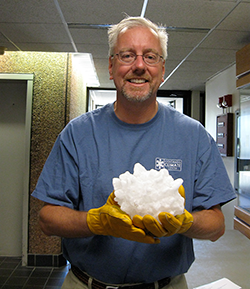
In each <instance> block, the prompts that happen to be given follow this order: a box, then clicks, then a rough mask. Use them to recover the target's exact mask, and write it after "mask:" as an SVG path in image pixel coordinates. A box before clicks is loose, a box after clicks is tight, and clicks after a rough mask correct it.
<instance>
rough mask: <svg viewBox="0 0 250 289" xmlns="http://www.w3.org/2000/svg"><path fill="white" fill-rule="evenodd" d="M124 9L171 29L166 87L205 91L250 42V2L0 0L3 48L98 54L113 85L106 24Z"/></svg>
mask: <svg viewBox="0 0 250 289" xmlns="http://www.w3.org/2000/svg"><path fill="white" fill-rule="evenodd" d="M124 13H126V14H128V15H130V16H144V17H146V18H149V19H150V20H152V21H153V22H155V23H157V24H159V25H163V26H165V27H167V31H168V34H169V48H168V59H167V61H166V73H165V78H166V82H165V83H164V84H163V85H162V86H161V89H167V90H200V91H204V90H205V82H206V81H207V80H208V79H209V78H210V77H212V76H213V75H215V74H216V73H218V72H220V71H222V70H223V69H225V68H227V67H229V66H230V65H232V64H233V63H235V53H236V51H237V50H239V49H241V48H242V47H244V46H245V45H246V44H249V43H250V0H242V1H235V0H147V1H146V0H126V1H125V0H70V1H69V0H23V1H20V0H0V46H5V47H7V50H8V51H18V50H21V51H47V52H79V53H81V52H87V53H92V56H93V59H94V63H95V68H96V71H97V74H98V78H99V81H100V87H101V88H113V87H114V86H113V82H112V81H111V80H109V75H108V44H107V42H108V39H107V28H106V26H105V25H107V26H108V25H110V24H115V23H117V22H119V21H120V20H121V19H123V18H124V15H125V14H124ZM76 24H78V25H76ZM101 25H103V26H101Z"/></svg>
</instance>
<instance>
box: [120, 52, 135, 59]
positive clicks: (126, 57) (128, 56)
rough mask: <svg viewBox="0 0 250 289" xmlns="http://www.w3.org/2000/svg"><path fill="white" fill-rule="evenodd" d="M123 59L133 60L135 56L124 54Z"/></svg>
mask: <svg viewBox="0 0 250 289" xmlns="http://www.w3.org/2000/svg"><path fill="white" fill-rule="evenodd" d="M122 58H123V59H129V58H133V54H132V53H123V54H122Z"/></svg>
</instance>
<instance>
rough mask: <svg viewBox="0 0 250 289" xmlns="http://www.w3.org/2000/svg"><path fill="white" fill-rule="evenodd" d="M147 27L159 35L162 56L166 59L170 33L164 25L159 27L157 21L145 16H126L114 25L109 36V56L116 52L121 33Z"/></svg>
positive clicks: (109, 31)
mask: <svg viewBox="0 0 250 289" xmlns="http://www.w3.org/2000/svg"><path fill="white" fill-rule="evenodd" d="M138 26H142V27H147V28H149V29H152V31H153V32H154V33H155V34H156V35H157V36H158V37H159V41H160V45H161V49H162V56H163V58H164V59H166V58H167V43H168V34H167V32H166V29H165V28H164V27H158V26H157V25H156V24H155V23H153V22H151V21H150V20H148V19H146V18H144V17H126V18H125V19H123V20H122V21H121V22H119V23H118V24H116V25H112V26H111V27H110V28H109V30H108V37H109V56H111V55H113V54H114V48H115V45H116V43H117V38H118V36H119V35H120V33H122V32H125V30H127V29H131V28H134V27H138Z"/></svg>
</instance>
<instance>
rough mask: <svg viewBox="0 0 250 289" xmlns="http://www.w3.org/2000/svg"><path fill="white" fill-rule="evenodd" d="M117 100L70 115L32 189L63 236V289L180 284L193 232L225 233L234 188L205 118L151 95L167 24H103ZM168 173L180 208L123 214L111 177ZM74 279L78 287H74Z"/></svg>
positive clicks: (159, 76) (44, 223)
mask: <svg viewBox="0 0 250 289" xmlns="http://www.w3.org/2000/svg"><path fill="white" fill-rule="evenodd" d="M109 44H110V57H109V73H110V79H113V81H114V83H115V86H116V89H117V99H116V102H115V103H114V104H108V105H106V106H104V107H103V108H101V109H98V110H96V111H93V112H89V113H86V114H84V115H82V116H80V117H78V118H76V119H75V120H73V121H71V122H70V123H69V124H68V125H67V127H66V128H65V129H64V130H63V131H62V133H61V134H60V135H59V137H58V139H57V141H56V143H55V145H54V148H53V150H52V152H51V154H50V156H49V158H48V160H47V162H46V164H45V166H44V169H43V172H42V174H41V176H40V178H39V181H38V184H37V187H36V189H35V191H34V193H33V196H35V197H37V198H39V199H41V200H42V201H44V202H46V205H45V206H44V207H43V209H42V210H41V212H40V224H41V227H42V230H43V231H44V232H45V234H47V235H57V236H61V237H63V252H64V256H65V258H67V259H68V260H69V261H70V263H71V265H72V266H71V267H72V270H71V271H70V272H69V274H68V275H67V277H66V279H65V282H64V285H63V287H62V288H94V289H95V288H125V289H129V288H130V289H132V288H134V289H141V288H144V289H147V288H176V289H177V288H178V289H182V288H187V285H186V281H185V277H184V275H183V274H184V273H185V272H187V271H188V269H189V267H190V266H191V264H192V262H193V261H194V254H193V246H192V238H200V239H209V240H211V241H215V240H217V239H218V238H219V237H220V236H222V235H223V233H224V216H223V214H222V212H221V208H220V207H221V205H222V204H224V203H226V202H228V201H230V200H231V199H233V198H234V197H235V196H234V193H233V189H232V187H231V184H230V181H229V179H228V176H227V174H226V171H225V168H224V166H223V163H222V160H221V158H220V155H219V153H218V150H217V147H216V144H215V142H214V140H213V139H212V138H211V136H210V135H209V134H208V133H207V132H206V131H205V130H204V128H203V127H202V125H201V124H200V123H198V122H197V121H195V120H192V119H191V118H189V117H187V116H184V115H183V114H180V113H179V112H177V111H175V110H174V109H173V108H170V107H166V106H164V105H162V104H160V103H158V102H157V101H156V94H157V90H158V88H159V86H160V84H161V82H162V81H163V76H164V72H165V67H164V65H165V58H166V56H167V49H166V47H167V34H166V33H165V31H163V30H161V29H158V27H157V26H156V25H155V24H153V23H152V22H150V21H149V20H146V19H145V18H141V17H128V18H126V19H124V20H122V21H121V22H120V23H119V24H117V25H114V26H113V27H112V28H111V29H110V31H109ZM135 163H141V164H142V165H143V166H144V167H145V168H146V169H152V168H153V169H160V168H162V167H164V166H165V165H166V164H176V163H178V166H177V168H176V169H175V170H170V174H171V175H172V177H173V178H174V179H176V178H182V179H183V181H184V182H183V187H184V188H185V189H184V188H180V194H181V195H182V196H185V207H186V209H185V212H184V213H183V214H182V215H179V216H172V215H170V214H168V212H162V213H161V214H160V215H159V219H160V221H161V222H158V221H157V220H156V219H154V218H153V217H151V216H149V215H146V216H145V217H141V216H135V217H134V218H133V220H131V219H130V217H129V216H128V215H126V213H125V212H122V211H121V210H120V208H119V206H118V205H117V204H116V202H115V201H114V193H111V192H112V191H113V187H112V179H113V178H114V177H119V175H120V174H121V173H124V172H125V171H130V172H131V171H132V169H133V167H134V164H135ZM74 286H76V287H74Z"/></svg>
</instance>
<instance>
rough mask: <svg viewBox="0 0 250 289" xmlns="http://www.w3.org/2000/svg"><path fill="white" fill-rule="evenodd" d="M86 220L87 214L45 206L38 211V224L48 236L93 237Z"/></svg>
mask: <svg viewBox="0 0 250 289" xmlns="http://www.w3.org/2000/svg"><path fill="white" fill-rule="evenodd" d="M86 218H87V212H80V211H76V210H72V209H69V208H67V207H62V206H55V205H50V204H46V205H45V206H44V207H43V208H42V209H41V211H40V214H39V224H40V226H41V229H42V231H43V232H44V233H45V234H46V235H48V236H53V235H54V236H59V237H65V238H84V237H90V236H92V235H93V234H92V232H91V231H90V230H89V228H88V225H87V220H86Z"/></svg>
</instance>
